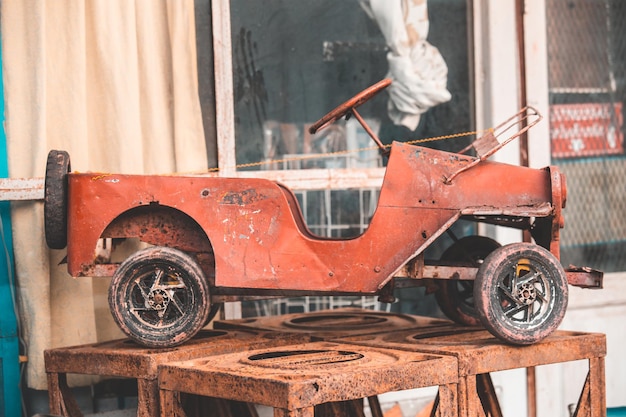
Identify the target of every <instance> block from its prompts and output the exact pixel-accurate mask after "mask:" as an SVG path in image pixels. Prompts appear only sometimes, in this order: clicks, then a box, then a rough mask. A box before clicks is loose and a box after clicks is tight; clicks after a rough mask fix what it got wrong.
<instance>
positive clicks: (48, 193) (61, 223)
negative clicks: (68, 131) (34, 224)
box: [43, 150, 70, 249]
mask: <svg viewBox="0 0 626 417" xmlns="http://www.w3.org/2000/svg"><path fill="white" fill-rule="evenodd" d="M68 172H70V155H69V154H68V153H67V152H65V151H57V150H51V151H50V152H49V153H48V159H47V162H46V176H45V179H44V206H43V212H44V231H45V234H46V244H47V245H48V247H50V248H51V249H63V248H65V247H66V246H67V173H68Z"/></svg>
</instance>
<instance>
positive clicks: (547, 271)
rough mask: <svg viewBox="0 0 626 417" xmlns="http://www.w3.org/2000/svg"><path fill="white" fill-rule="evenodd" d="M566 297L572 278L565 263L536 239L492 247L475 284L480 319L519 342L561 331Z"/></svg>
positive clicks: (506, 338) (497, 333)
mask: <svg viewBox="0 0 626 417" xmlns="http://www.w3.org/2000/svg"><path fill="white" fill-rule="evenodd" d="M567 297H568V287H567V277H566V275H565V271H564V270H563V267H562V266H561V264H560V262H559V261H558V259H556V257H555V256H554V255H552V254H551V253H550V252H549V251H548V250H546V249H544V248H543V247H541V246H538V245H535V244H531V243H513V244H511V245H506V246H503V247H501V248H498V249H496V250H495V251H493V253H491V254H490V255H489V256H487V258H485V261H484V262H483V264H482V265H481V267H480V268H479V270H478V274H477V275H476V281H475V283H474V301H475V303H476V311H477V313H478V316H479V318H480V321H481V322H482V323H483V325H484V326H485V327H486V328H487V329H488V330H489V331H490V332H491V333H492V334H493V335H495V336H496V337H498V338H500V339H501V340H503V341H505V342H508V343H512V344H516V345H529V344H532V343H536V342H538V341H540V340H542V339H544V338H545V337H547V336H549V335H550V334H551V333H552V332H553V331H554V330H556V329H557V327H558V326H559V324H561V321H562V320H563V317H564V315H565V310H566V309H567Z"/></svg>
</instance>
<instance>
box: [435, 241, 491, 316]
mask: <svg viewBox="0 0 626 417" xmlns="http://www.w3.org/2000/svg"><path fill="white" fill-rule="evenodd" d="M500 246H501V245H500V244H499V243H498V242H496V241H495V240H493V239H491V238H488V237H486V236H466V237H463V238H461V239H459V240H457V241H456V242H454V243H453V244H452V245H451V246H450V247H449V248H448V249H446V250H445V252H444V253H443V254H442V255H441V260H443V261H450V262H463V263H464V264H467V265H472V266H476V267H479V266H480V265H481V263H482V262H483V261H484V260H485V258H486V257H487V256H488V255H489V254H490V253H491V252H493V251H494V250H496V249H498V248H499V247H500ZM435 299H436V300H437V304H438V305H439V308H440V309H441V311H442V312H443V313H444V314H445V315H446V317H448V318H449V319H450V320H453V321H455V322H456V323H459V324H463V325H466V326H477V325H480V319H479V318H478V313H477V312H476V307H475V305H474V281H458V280H445V281H440V285H439V289H438V290H437V291H436V292H435Z"/></svg>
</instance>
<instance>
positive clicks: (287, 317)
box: [214, 307, 451, 340]
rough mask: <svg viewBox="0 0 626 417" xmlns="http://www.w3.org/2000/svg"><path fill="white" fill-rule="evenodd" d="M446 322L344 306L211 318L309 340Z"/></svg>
mask: <svg viewBox="0 0 626 417" xmlns="http://www.w3.org/2000/svg"><path fill="white" fill-rule="evenodd" d="M449 323H451V322H450V321H449V320H444V319H437V318H431V317H422V316H415V315H410V314H398V313H388V312H384V311H375V310H367V309H362V308H354V307H344V308H338V309H334V310H321V311H316V312H313V313H293V314H283V315H279V316H268V317H251V318H244V319H237V320H218V321H215V322H214V327H215V328H216V329H226V330H237V329H239V330H255V331H275V332H285V333H296V334H307V335H309V336H310V337H311V339H312V340H328V339H333V338H337V337H342V336H358V335H366V334H370V333H380V332H389V331H393V330H408V329H414V328H420V329H425V328H429V327H433V326H441V325H445V324H449Z"/></svg>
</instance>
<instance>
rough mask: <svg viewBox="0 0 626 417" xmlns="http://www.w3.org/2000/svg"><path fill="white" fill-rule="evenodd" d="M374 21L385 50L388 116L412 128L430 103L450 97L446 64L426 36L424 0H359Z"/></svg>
mask: <svg viewBox="0 0 626 417" xmlns="http://www.w3.org/2000/svg"><path fill="white" fill-rule="evenodd" d="M359 2H360V3H361V6H362V7H363V9H364V10H365V12H366V13H367V14H368V15H369V16H370V17H371V18H372V19H373V20H375V21H376V22H377V23H378V26H379V27H380V30H381V32H382V34H383V36H384V37H385V41H386V42H387V46H388V47H389V53H388V54H387V60H388V61H389V74H388V77H389V78H391V79H392V80H393V83H392V84H391V86H390V87H389V88H388V91H389V95H390V99H389V103H388V111H389V117H390V118H391V120H392V121H393V122H394V123H395V124H398V125H404V126H406V127H407V128H409V129H411V130H415V128H417V125H418V124H419V121H420V117H421V115H422V114H423V113H425V112H426V111H427V110H428V109H430V108H431V107H434V106H436V105H438V104H441V103H445V102H447V101H449V100H450V98H451V94H450V92H449V91H448V89H447V82H448V66H447V65H446V62H445V61H444V59H443V57H442V56H441V53H440V52H439V50H438V49H437V48H436V47H434V46H433V45H431V44H430V43H429V42H428V41H427V40H426V38H427V37H428V29H429V20H428V5H427V1H426V0H359Z"/></svg>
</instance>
